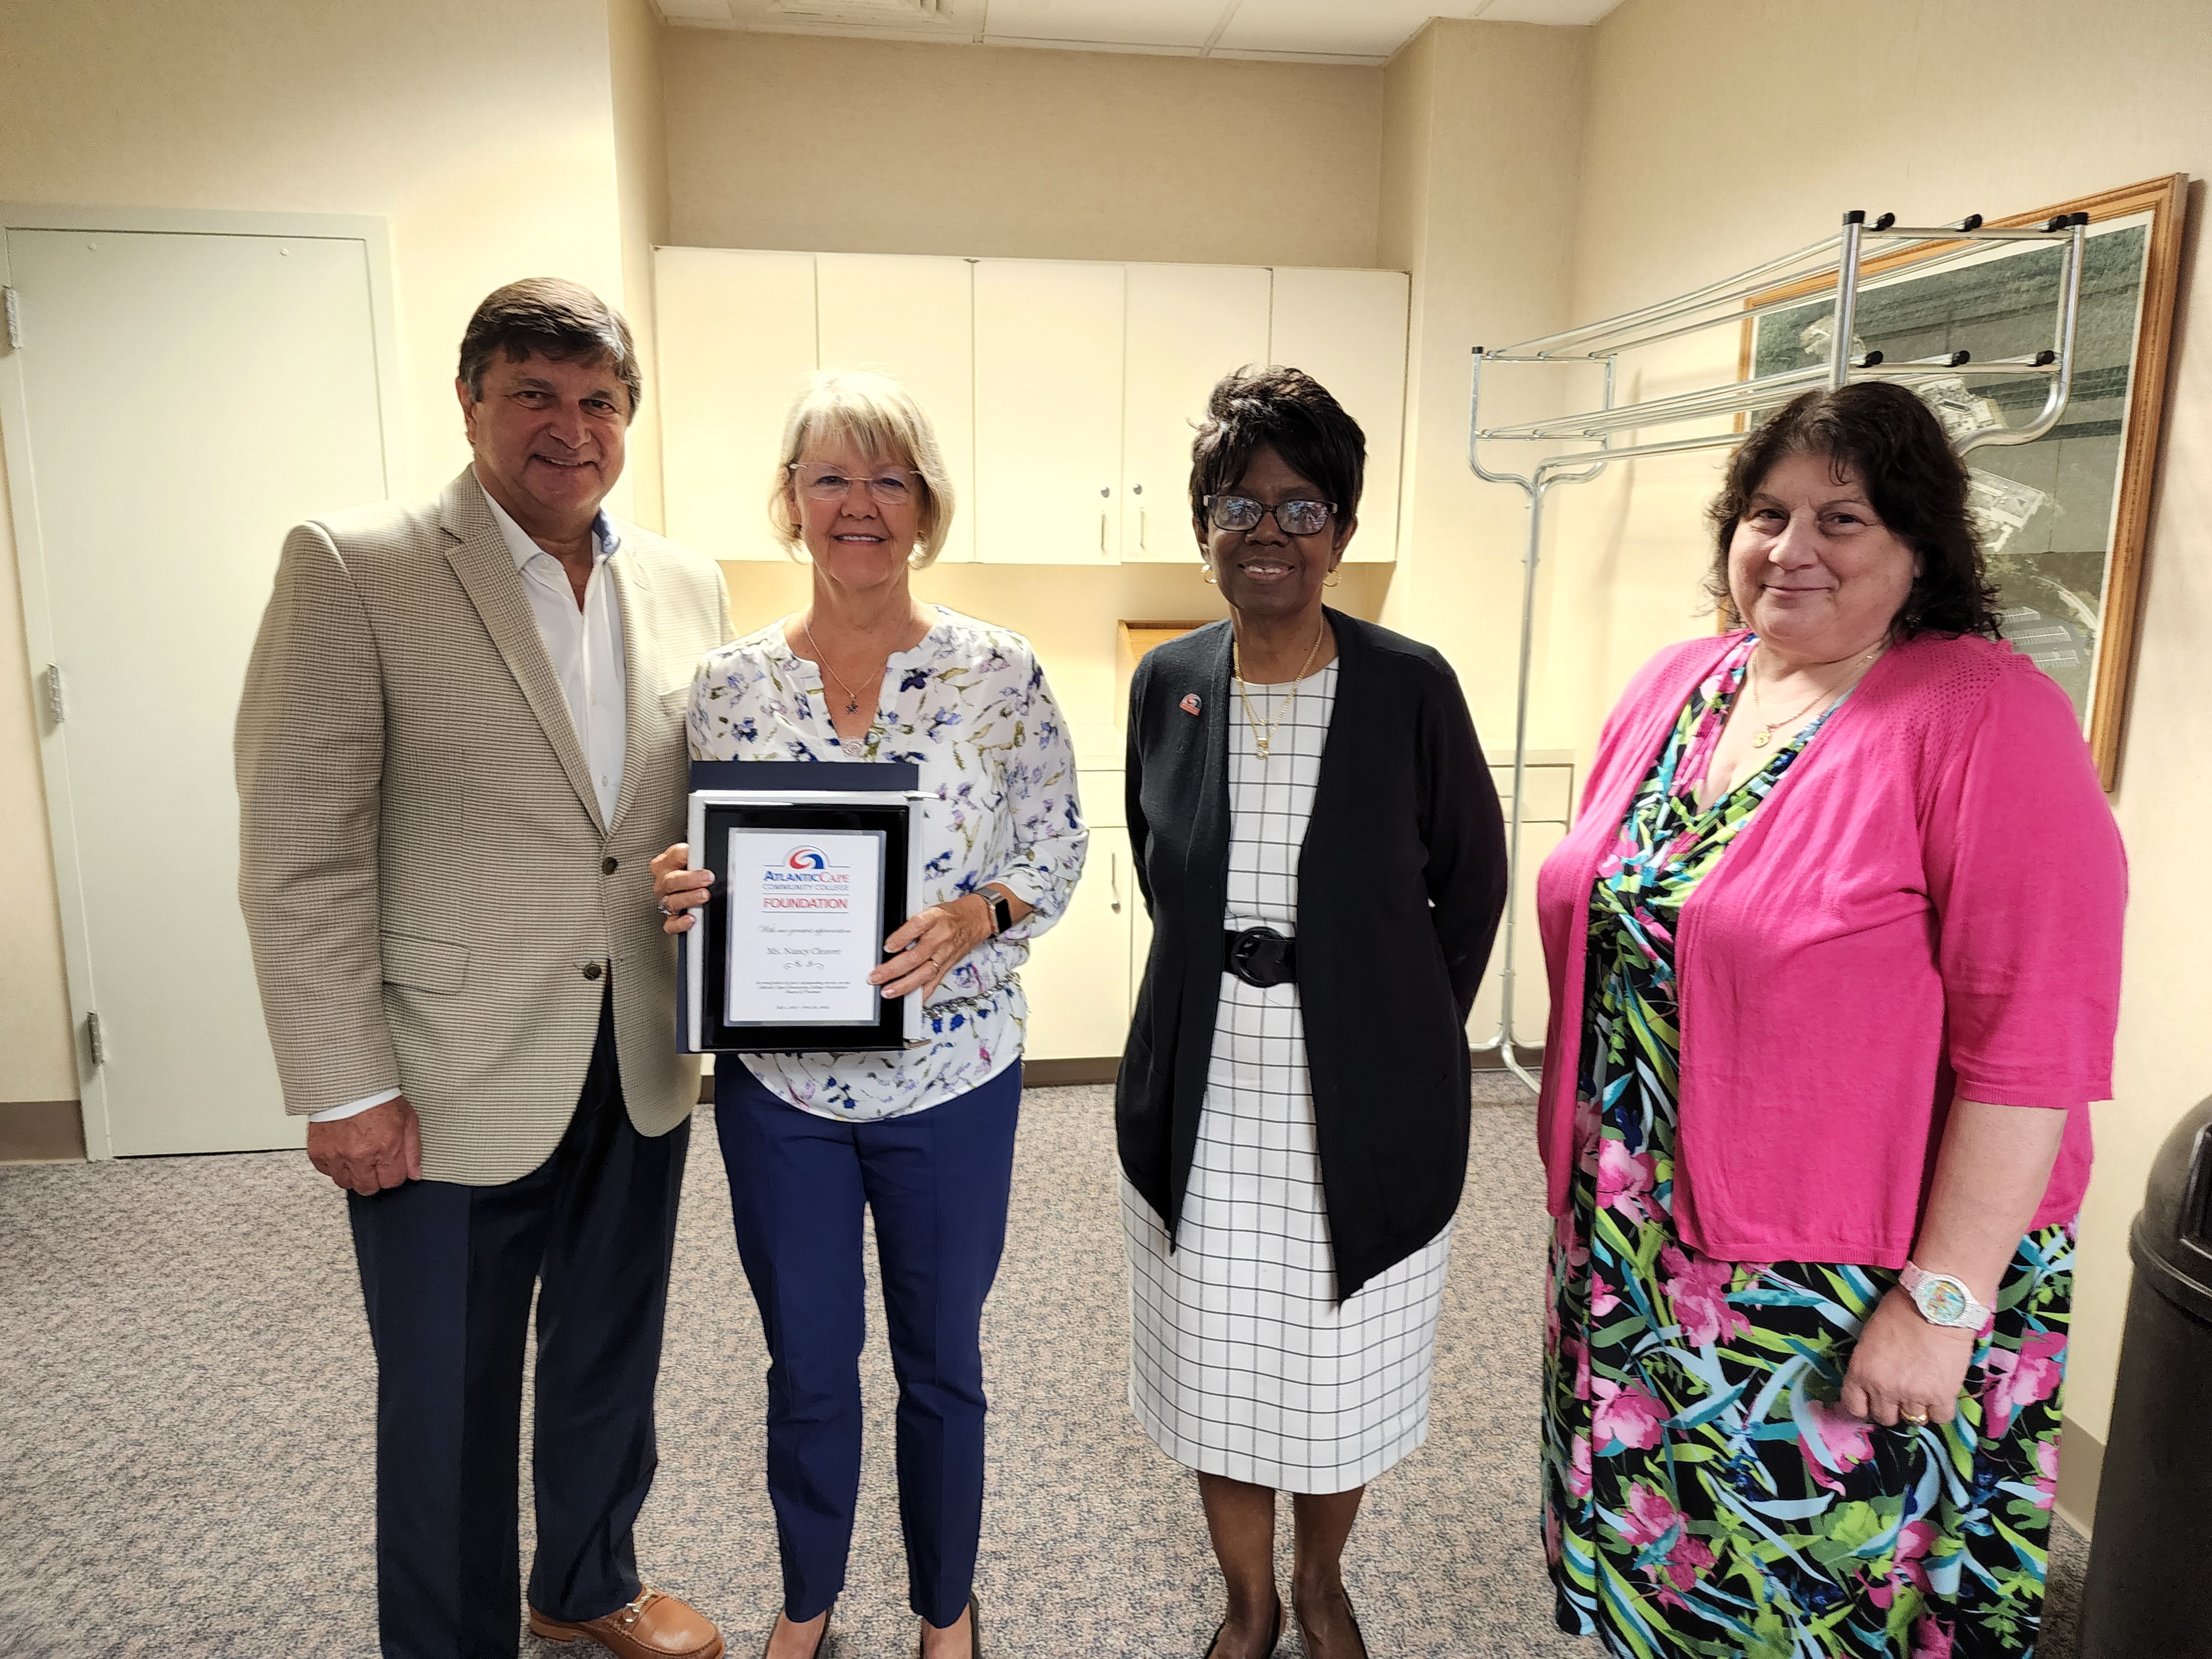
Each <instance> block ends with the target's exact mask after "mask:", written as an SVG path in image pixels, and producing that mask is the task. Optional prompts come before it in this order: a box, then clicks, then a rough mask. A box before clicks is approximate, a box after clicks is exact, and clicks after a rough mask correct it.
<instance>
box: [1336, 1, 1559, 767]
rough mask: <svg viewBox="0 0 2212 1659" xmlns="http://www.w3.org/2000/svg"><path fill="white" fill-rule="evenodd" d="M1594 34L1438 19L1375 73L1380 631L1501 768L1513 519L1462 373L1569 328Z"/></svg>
mask: <svg viewBox="0 0 2212 1659" xmlns="http://www.w3.org/2000/svg"><path fill="white" fill-rule="evenodd" d="M1591 35H1592V31H1590V30H1589V29H1586V28H1548V27H1536V26H1534V25H1531V24H1522V23H1466V22H1451V21H1441V20H1440V21H1437V22H1433V23H1431V24H1430V25H1429V27H1427V28H1426V29H1425V31H1423V33H1421V35H1420V36H1419V39H1417V40H1415V41H1414V42H1413V44H1412V45H1411V46H1409V47H1407V49H1406V50H1405V51H1404V52H1401V53H1400V54H1399V55H1398V57H1397V58H1396V59H1395V61H1394V62H1393V63H1392V64H1391V65H1390V67H1389V70H1387V71H1386V86H1387V93H1386V96H1385V102H1384V109H1385V116H1384V123H1385V125H1384V140H1383V204H1382V221H1381V237H1380V246H1381V250H1382V259H1381V262H1382V263H1383V264H1386V265H1390V266H1395V267H1398V268H1401V269H1404V270H1411V271H1412V272H1413V318H1412V330H1411V334H1410V338H1409V343H1408V362H1407V385H1406V415H1407V438H1406V465H1405V473H1404V487H1403V490H1402V495H1401V521H1400V522H1401V531H1400V542H1399V547H1400V551H1399V556H1398V565H1397V569H1396V571H1395V574H1394V575H1393V577H1392V579H1391V582H1390V592H1389V602H1388V603H1387V604H1386V605H1385V606H1384V609H1383V621H1384V622H1385V623H1389V625H1390V626H1392V627H1394V628H1397V629H1401V631H1403V632H1406V633H1408V634H1412V635H1415V636H1416V637H1418V638H1420V639H1423V640H1426V641H1430V642H1431V643H1432V644H1434V645H1435V646H1437V647H1438V648H1439V649H1440V650H1442V651H1443V653H1445V654H1446V655H1447V656H1448V657H1449V658H1450V659H1451V660H1452V662H1453V664H1454V665H1455V667H1456V668H1457V669H1458V671H1459V673H1460V678H1461V679H1462V683H1463V684H1465V686H1466V688H1467V692H1468V703H1469V705H1470V706H1471V707H1472V708H1473V709H1474V717H1475V724H1476V726H1477V728H1478V730H1480V732H1481V734H1482V738H1483V743H1484V746H1485V747H1486V749H1487V750H1489V751H1490V752H1492V753H1493V754H1498V755H1504V754H1510V752H1511V749H1512V743H1513V702H1514V697H1513V692H1514V685H1515V681H1516V669H1517V665H1518V661H1519V648H1520V629H1519V622H1520V592H1521V586H1520V584H1521V558H1522V549H1523V547H1524V545H1525V529H1524V526H1525V525H1526V523H1527V512H1526V508H1525V507H1524V506H1523V504H1522V503H1523V499H1524V498H1523V497H1522V494H1521V492H1519V491H1518V490H1516V489H1510V488H1509V487H1505V486H1501V485H1497V484H1490V483H1483V482H1481V481H1480V480H1479V479H1477V478H1476V477H1474V475H1473V473H1471V472H1470V471H1468V464H1467V419H1468V365H1469V362H1470V351H1471V348H1473V347H1474V346H1476V345H1481V344H1488V345H1499V344H1503V343H1505V342H1506V340H1508V339H1513V338H1521V337H1528V336H1530V335H1534V334H1537V333H1541V332H1542V331H1546V330H1547V329H1553V328H1558V327H1561V326H1564V325H1565V324H1566V323H1567V322H1568V321H1570V320H1571V319H1570V318H1569V317H1568V315H1567V306H1568V298H1569V293H1568V290H1569V286H1570V278H1571V270H1570V256H1571V253H1572V251H1573V219H1572V215H1571V206H1572V204H1573V201H1574V197H1575V191H1576V185H1577V170H1578V166H1579V158H1580V153H1581V147H1582V124H1583V88H1584V84H1585V82H1586V81H1587V78H1588V72H1589V53H1590V47H1591V44H1592V41H1591ZM1538 746H1543V745H1541V744H1539V745H1538Z"/></svg>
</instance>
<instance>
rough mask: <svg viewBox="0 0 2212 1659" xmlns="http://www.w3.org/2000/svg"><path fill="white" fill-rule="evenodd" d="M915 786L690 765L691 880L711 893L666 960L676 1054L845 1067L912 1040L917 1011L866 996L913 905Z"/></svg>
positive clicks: (894, 780)
mask: <svg viewBox="0 0 2212 1659" xmlns="http://www.w3.org/2000/svg"><path fill="white" fill-rule="evenodd" d="M915 782H916V769H915V767H914V766H913V765H912V764H910V763H905V764H900V763H890V764H868V763H857V762H805V761H697V762H694V763H692V767H691V784H692V789H691V800H690V845H691V867H692V868H693V869H708V870H711V871H713V872H714V887H713V889H712V896H711V897H710V898H709V899H708V902H707V903H706V905H705V906H704V907H703V908H702V909H701V911H700V913H699V915H700V924H699V926H697V927H694V928H692V929H691V931H690V933H686V934H684V939H683V951H682V955H681V957H680V959H679V961H680V969H681V971H680V975H679V979H680V982H679V985H678V1019H679V1021H680V1022H681V1024H682V1026H683V1030H682V1033H681V1036H682V1039H683V1040H682V1042H681V1045H680V1046H681V1047H682V1048H684V1050H685V1051H686V1052H688V1053H693V1054H699V1053H720V1052H736V1053H740V1054H777V1053H784V1054H787V1053H793V1052H801V1053H815V1052H832V1053H852V1052H855V1051H860V1050H870V1049H890V1048H904V1047H905V1046H906V1045H907V1044H908V1042H914V1041H915V1040H917V1039H918V1038H919V1037H920V1036H921V998H920V997H899V998H890V997H885V996H884V994H882V991H881V989H880V988H879V987H877V986H873V985H871V984H869V983H868V975H869V973H870V972H871V971H872V969H875V968H877V967H878V966H879V965H881V963H883V962H884V939H887V938H888V937H890V934H891V933H895V932H896V931H897V929H898V928H899V927H900V926H901V925H902V923H903V922H904V921H906V919H907V916H908V914H909V913H910V911H911V909H912V902H913V899H914V896H915V894H917V893H918V892H919V891H920V890H921V869H920V858H921V852H920V846H921V838H920V836H918V835H917V834H916V833H915V832H916V830H917V829H918V828H919V819H920V814H921V800H922V797H921V793H919V792H918V791H917V789H916V788H915ZM832 785H835V786H836V787H830V786H832Z"/></svg>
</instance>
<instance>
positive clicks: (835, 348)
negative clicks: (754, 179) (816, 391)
mask: <svg viewBox="0 0 2212 1659" xmlns="http://www.w3.org/2000/svg"><path fill="white" fill-rule="evenodd" d="M796 257H799V258H804V257H805V256H804V255H799V256H796ZM814 289H815V307H816V311H817V319H818V320H817V330H816V337H817V355H818V359H819V362H820V364H821V366H822V367H823V368H870V369H875V370H877V371H878V372H880V373H882V374H890V375H895V376H896V377H897V379H898V380H901V381H902V382H903V383H904V384H905V386H906V388H907V390H908V391H909V392H913V393H914V395H915V401H916V402H918V403H920V404H921V406H922V408H923V409H924V410H927V411H928V414H929V419H930V423H931V424H932V425H933V426H934V427H935V428H937V441H938V443H939V446H940V447H942V448H943V450H944V451H945V468H946V470H947V471H950V472H951V475H952V490H953V496H954V511H953V514H952V533H951V536H949V537H948V538H946V540H945V546H944V548H943V549H942V550H940V551H939V554H938V558H939V561H941V562H945V563H948V564H961V563H965V562H968V561H969V560H971V559H973V558H974V557H975V264H974V263H973V262H972V261H970V260H967V259H956V258H931V257H929V256H927V255H921V254H913V255H909V254H899V253H817V254H816V255H815V256H814Z"/></svg>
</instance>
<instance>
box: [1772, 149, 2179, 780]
mask: <svg viewBox="0 0 2212 1659" xmlns="http://www.w3.org/2000/svg"><path fill="white" fill-rule="evenodd" d="M2188 186H2189V175H2188V174H2186V173H2172V174H2170V175H2168V176H2166V177H2165V178H2160V179H2146V180H2144V181H2143V182H2142V183H2141V184H2136V185H2124V186H2123V187H2122V188H2120V189H2118V190H2108V191H2102V192H2100V193H2099V194H2097V195H2094V196H2084V197H2077V198H2076V199H2075V200H2073V201H2070V202H2059V203H2056V204H2052V205H2051V206H2050V207H2045V208H2038V209H2036V210H2034V211H2033V212H2028V213H2019V214H2015V215H2012V216H2009V217H2007V218H2002V219H1992V220H1990V221H1989V223H1990V224H1991V225H1993V226H1998V227H2006V228H2011V227H2019V226H2031V225H2033V226H2039V225H2043V224H2045V223H2047V222H2050V221H2051V220H2052V219H2053V218H2055V217H2057V216H2059V215H2062V214H2072V213H2086V214H2087V215H2088V216H2089V240H2088V242H2087V249H2088V252H2087V255H2086V256H2085V260H2084V273H2083V286H2082V298H2081V318H2080V323H2079V325H2078V327H2077V331H2076V345H2075V359H2076V368H2075V380H2074V390H2073V394H2072V397H2071V398H2070V399H2069V404H2068V408H2067V412H2066V413H2065V414H2064V415H2063V416H2061V418H2060V422H2059V424H2058V425H2057V427H2056V428H2053V430H2052V431H2051V432H2050V433H2049V434H2047V435H2045V436H2044V437H2042V438H2040V439H2038V440H2037V441H2035V442H2033V443H2030V444H2022V445H2017V446H2012V447H1982V448H1978V449H1977V450H1975V451H1973V452H1972V453H1971V454H1970V456H1969V458H1968V459H1969V465H1970V466H1971V467H1972V469H1973V471H1974V477H1975V489H1976V506H1977V513H1978V516H1979V517H1980V518H1981V520H1982V522H1983V526H1984V548H1985V551H1986V552H1987V554H1988V556H1989V557H1990V564H1991V574H1992V576H1993V577H1994V578H1995V579H1996V580H1997V581H1998V584H1999V587H2000V592H2001V593H2002V595H2003V600H2002V608H2003V611H2004V615H2005V617H2006V618H2007V623H2006V633H2007V636H2008V638H2011V639H2012V640H2013V642H2014V646H2015V649H2019V650H2021V651H2023V652H2025V653H2027V655H2029V656H2030V657H2032V658H2033V659H2035V660H2036V661H2037V663H2038V665H2039V666H2040V667H2042V668H2044V670H2045V671H2046V672H2048V673H2050V674H2051V678H2054V679H2056V680H2057V681H2058V682H2059V683H2060V684H2062V685H2063V686H2064V687H2065V688H2066V690H2067V692H2068V695H2069V696H2070V697H2071V698H2072V699H2073V701H2074V703H2075V708H2076V709H2077V710H2078V711H2079V712H2080V713H2081V716H2082V729H2083V734H2084V736H2086V737H2087V739H2088V742H2089V746H2090V750H2091V751H2092V753H2093V755H2094V756H2095V757H2096V763H2097V770H2098V773H2099V775H2100V777H2101V779H2102V780H2103V782H2104V787H2105V788H2106V790H2107V791H2108V792H2109V791H2111V790H2112V789H2113V788H2114V787H2117V786H2118V781H2119V769H2120V755H2121V751H2122V749H2123V746H2124V741H2125V738H2126V730H2127V704H2128V696H2129V691H2130V686H2131V684H2132V682H2133V678H2134V669H2135V659H2136V635H2137V631H2138V624H2139V622H2140V616H2141V609H2142V565H2143V549H2144V544H2145V542H2146V540H2147V538H2148V532H2149V528H2150V515H2151V504H2152V501H2153V499H2154V489H2155V487H2156V476H2155V475H2156V471H2157V465H2158V455H2159V438H2160V428H2161V425H2162V422H2163V419H2164V416H2165V407H2166V380H2167V369H2168V356H2169V352H2170V350H2171V347H2172V333H2173V313H2174V303H2175V298H2176V295H2177V293H2178V291H2179V283H2180V272H2181V243H2182V230H2183V225H2184V219H2185V214H2186V212H2187V206H2188ZM1959 247H1960V244H1959V243H1956V242H1942V243H1933V244H1923V245H1920V246H1914V247H1911V248H1908V249H1906V250H1904V251H1902V252H1898V253H1893V254H1890V255H1887V256H1883V257H1880V258H1871V259H1869V260H1867V261H1866V263H1865V264H1864V265H1863V267H1862V268H1861V270H1862V275H1863V281H1864V283H1865V286H1864V287H1863V288H1862V289H1861V290H1860V297H1859V301H1858V307H1859V309H1858V315H1857V319H1856V325H1855V338H1854V341H1853V343H1852V344H1851V349H1852V350H1853V352H1854V353H1855V354H1856V353H1857V351H1858V350H1859V349H1860V342H1862V341H1863V343H1864V344H1865V346H1866V347H1868V348H1870V349H1880V350H1883V351H1884V352H1885V353H1886V355H1887V356H1889V357H1891V358H1893V359H1899V358H1906V357H1911V358H1925V357H1928V356H1932V355H1934V354H1936V353H1937V352H1939V351H1946V350H1952V349H1959V348H1960V347H1964V348H1966V349H1971V350H1972V351H1973V352H1974V355H1975V356H1977V357H1981V358H1984V359H1986V358H1988V357H1990V356H2004V355H2008V354H2009V353H2011V352H2012V351H2015V350H2017V349H2021V345H2019V344H2015V343H2014V342H2015V341H2017V342H2021V343H2026V341H2027V338H2028V336H2029V335H2030V334H2032V333H2033V331H2036V330H2041V331H2043V332H2044V334H2045V335H2046V336H2047V332H2048V326H2049V323H2048V319H2049V318H2050V316H2051V305H2052V302H2053V300H2054V298H2055V295H2056V283H2057V268H2058V265H2057V260H2058V255H2057V249H2056V248H2052V247H2047V246H2037V245H2033V244H2025V243H2006V244H2000V245H1997V246H1995V247H1993V248H1992V249H1991V251H1990V253H1989V255H1988V256H1986V258H1978V259H1973V260H1967V261H1959V262H1954V263H1946V264H1943V265H1942V266H1941V267H1940V268H1938V269H1937V270H1934V271H1931V272H1929V275H1928V276H1926V277H1925V278H1924V279H1922V281H1920V282H1918V283H1916V282H1915V281H1914V280H1913V279H1912V275H1911V273H1912V270H1913V268H1914V267H1915V266H1916V265H1918V264H1922V263H1923V262H1924V261H1927V260H1929V259H1932V258H1936V256H1938V255H1941V254H1945V253H1949V252H1954V251H1956V250H1957V249H1958V248H1959ZM2010 260H2022V261H2025V260H2038V261H2039V262H2040V263H2039V264H2033V265H2029V264H2004V263H2003V262H2006V261H2010ZM2005 272H2010V273H2011V275H2009V276H2007V275H2005V274H2003V273H2005ZM1834 288H1835V280H1834V278H1833V277H1832V276H1831V277H1820V278H1814V279H1810V280H1808V281H1806V282H1802V283H1786V284H1784V285H1781V286H1778V287H1777V288H1774V289H1768V290H1766V291H1765V292H1763V293H1759V294H1756V295H1752V296H1751V297H1750V299H1749V300H1747V301H1746V306H1747V309H1750V308H1754V307H1755V308H1757V309H1755V310H1753V314H1752V315H1751V316H1748V317H1747V318H1746V319H1745V321H1744V325H1743V349H1742V360H1741V373H1742V375H1743V377H1744V378H1745V379H1749V378H1751V377H1752V376H1753V374H1765V373H1771V372H1773V371H1774V370H1776V369H1777V368H1784V367H1790V366H1795V365H1799V364H1803V363H1807V362H1814V361H1826V356H1827V351H1828V342H1827V339H1826V336H1823V335H1820V327H1821V313H1823V311H1824V310H1825V313H1826V323H1827V332H1828V334H1832V333H1833V325H1834V306H1833V302H1832V300H1830V301H1825V302H1824V301H1823V300H1822V298H1821V295H1822V294H1823V293H1824V292H1826V293H1827V294H1830V295H1832V293H1833V290H1834ZM1800 295H1802V296H1804V298H1805V301H1806V303H1805V305H1804V306H1803V307H1789V306H1788V305H1787V302H1788V301H1791V300H1793V299H1796V298H1797V297H1799V296H1800ZM1775 307H1780V308H1775ZM2036 343H2042V344H2048V343H2049V341H2048V339H2047V337H2045V338H2040V339H2039V340H2038V341H2037V342H2036ZM2027 349H2033V346H2032V345H2028V346H2027ZM1920 389H1921V390H1922V392H1923V395H1924V396H1930V398H1931V401H1932V402H1934V403H1936V407H1937V410H1938V413H1939V414H1942V416H1944V417H1945V419H1946V422H1947V423H1948V424H1951V425H1953V427H1954V430H1957V429H1960V423H1962V422H1963V423H1965V426H1964V429H1967V430H1972V429H1975V427H1976V425H1977V424H1978V425H1979V426H1981V427H1987V426H1989V425H1991V424H2016V423H2017V422H2005V421H2003V420H2002V414H2001V413H2000V411H1999V409H1998V405H1999V404H2001V403H2003V402H2005V401H2008V400H2012V401H2020V402H2021V404H2022V406H2023V408H2031V409H2032V408H2039V407H2040V406H2041V404H2042V400H2043V397H2044V392H2045V383H2044V381H2043V380H2040V379H2033V380H2032V379H2031V378H2030V377H2027V376H2021V377H2018V380H2017V381H2008V382H2005V383H1998V384H1993V383H1991V382H1990V381H1988V380H1976V381H1975V382H1973V383H1972V384H1971V385H1970V384H1968V383H1967V382H1966V380H1963V379H1961V380H1960V382H1959V384H1958V386H1957V387H1956V388H1955V389H1953V388H1950V387H1949V386H1948V383H1947V384H1946V385H1945V386H1922V387H1921V388H1920ZM1931 394H1932V395H1931ZM2100 519H2101V526H2100V524H2099V520H2100ZM1992 543H1994V546H1992V545H1991V544H1992ZM2061 544H2063V545H2061Z"/></svg>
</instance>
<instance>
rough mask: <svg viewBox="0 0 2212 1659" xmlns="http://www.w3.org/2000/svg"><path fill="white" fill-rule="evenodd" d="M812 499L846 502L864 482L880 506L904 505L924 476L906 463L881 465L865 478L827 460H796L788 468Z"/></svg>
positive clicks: (800, 491) (794, 479) (803, 493)
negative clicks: (843, 500) (854, 489)
mask: <svg viewBox="0 0 2212 1659" xmlns="http://www.w3.org/2000/svg"><path fill="white" fill-rule="evenodd" d="M785 470H786V471H788V472H789V473H790V474H791V476H792V478H793V481H794V482H795V483H797V484H798V485H799V493H800V494H802V495H805V497H806V498H807V500H809V501H842V499H843V498H844V497H845V496H846V495H849V494H850V493H851V492H852V489H853V486H854V484H856V483H863V484H866V486H867V487H868V495H870V497H871V498H872V499H873V501H875V503H876V505H877V506H878V507H902V506H904V505H905V504H906V503H907V502H908V501H912V500H913V499H914V495H915V490H916V489H919V488H921V474H920V473H918V472H915V471H910V470H909V469H908V468H906V467H903V466H880V467H878V468H877V469H876V470H875V471H873V472H872V473H871V474H870V475H869V476H868V477H865V478H856V477H854V476H853V475H852V474H851V473H849V472H848V471H845V469H844V468H843V467H842V466H833V465H830V464H829V462H827V461H793V462H792V464H791V465H789V466H788V467H787V468H786V469H785Z"/></svg>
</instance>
